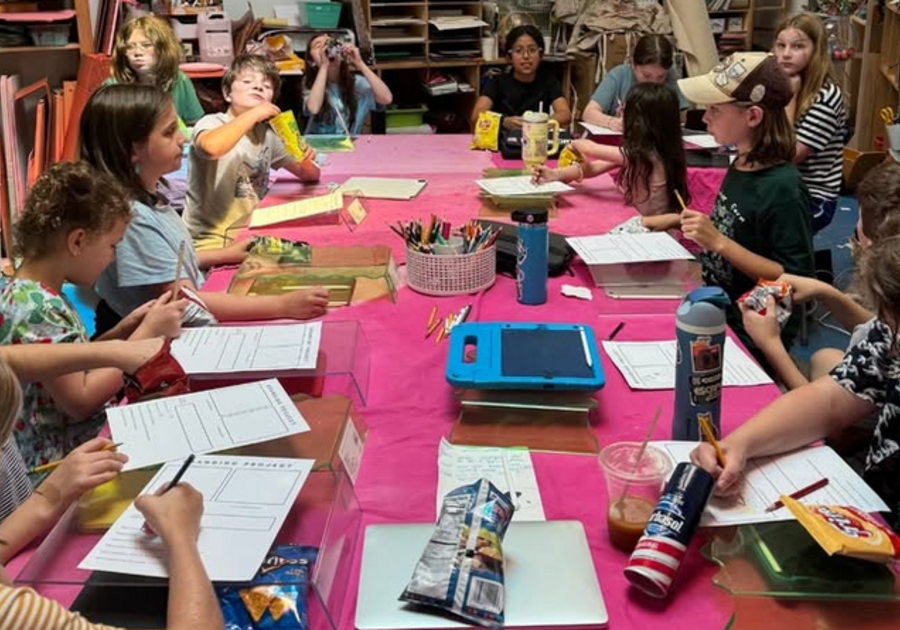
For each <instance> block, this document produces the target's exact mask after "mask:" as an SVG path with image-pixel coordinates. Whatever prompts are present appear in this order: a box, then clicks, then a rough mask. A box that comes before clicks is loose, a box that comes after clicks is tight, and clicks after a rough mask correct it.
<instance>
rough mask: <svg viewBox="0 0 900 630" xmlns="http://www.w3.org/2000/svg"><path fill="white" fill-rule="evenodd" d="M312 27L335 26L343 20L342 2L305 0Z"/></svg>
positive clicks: (307, 16)
mask: <svg viewBox="0 0 900 630" xmlns="http://www.w3.org/2000/svg"><path fill="white" fill-rule="evenodd" d="M303 6H305V7H306V19H307V22H308V23H309V26H310V28H335V27H337V25H338V22H340V20H341V9H342V8H343V6H344V5H343V3H341V2H304V3H303Z"/></svg>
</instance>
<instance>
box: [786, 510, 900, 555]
mask: <svg viewBox="0 0 900 630" xmlns="http://www.w3.org/2000/svg"><path fill="white" fill-rule="evenodd" d="M780 499H781V502H782V503H784V505H785V506H786V507H787V508H788V509H789V510H790V511H791V513H792V514H793V515H794V516H796V517H797V520H798V521H800V524H801V525H802V526H803V528H804V529H806V531H808V532H809V533H810V534H811V535H812V537H813V538H814V539H815V540H816V542H817V543H819V545H820V546H821V547H822V549H824V550H825V552H826V553H827V554H828V555H829V556H833V555H834V554H839V555H842V556H850V557H852V558H860V559H862V560H871V561H873V562H882V563H887V562H896V561H897V560H900V536H897V534H895V533H894V532H893V531H892V530H891V529H890V528H889V527H888V526H887V525H882V524H881V523H878V522H877V521H875V519H873V518H872V517H871V516H869V515H868V514H866V513H865V512H862V511H860V510H857V509H856V508H853V507H849V506H843V505H806V504H803V503H800V502H799V501H797V500H795V499H792V498H790V497H787V496H782V497H780Z"/></svg>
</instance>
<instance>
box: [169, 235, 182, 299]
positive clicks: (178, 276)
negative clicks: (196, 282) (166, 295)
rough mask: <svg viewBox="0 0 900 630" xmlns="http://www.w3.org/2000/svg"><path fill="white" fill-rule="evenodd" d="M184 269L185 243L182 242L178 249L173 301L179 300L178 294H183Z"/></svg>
mask: <svg viewBox="0 0 900 630" xmlns="http://www.w3.org/2000/svg"><path fill="white" fill-rule="evenodd" d="M182 267H184V241H181V245H180V246H179V247H178V262H177V263H175V285H174V287H173V288H172V300H177V299H178V294H179V293H181V269H182Z"/></svg>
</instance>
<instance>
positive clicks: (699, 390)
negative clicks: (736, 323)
mask: <svg viewBox="0 0 900 630" xmlns="http://www.w3.org/2000/svg"><path fill="white" fill-rule="evenodd" d="M730 303H731V300H729V299H728V295H726V293H725V291H723V290H722V289H721V288H720V287H700V288H699V289H694V290H693V291H691V292H690V293H688V294H687V295H686V296H685V298H684V300H683V301H682V302H681V305H680V306H679V307H678V310H677V311H676V312H675V335H676V337H677V350H676V357H675V415H674V417H673V418H672V439H673V440H690V441H698V440H700V436H701V435H702V434H701V432H700V418H704V417H705V418H706V420H707V421H708V422H709V424H710V426H711V427H712V429H713V431H714V432H715V434H716V436H717V437H718V436H719V435H720V431H719V414H720V411H721V407H722V404H721V403H722V366H723V365H724V360H725V307H726V306H728V305H729V304H730Z"/></svg>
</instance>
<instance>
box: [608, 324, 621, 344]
mask: <svg viewBox="0 0 900 630" xmlns="http://www.w3.org/2000/svg"><path fill="white" fill-rule="evenodd" d="M624 327H625V322H619V325H618V326H616V327H615V328H613V331H612V332H611V333H609V337H607V338H606V340H607V341H612V340H613V339H615V338H616V335H618V334H619V331H620V330H622V328H624Z"/></svg>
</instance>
